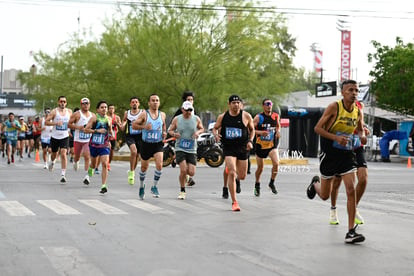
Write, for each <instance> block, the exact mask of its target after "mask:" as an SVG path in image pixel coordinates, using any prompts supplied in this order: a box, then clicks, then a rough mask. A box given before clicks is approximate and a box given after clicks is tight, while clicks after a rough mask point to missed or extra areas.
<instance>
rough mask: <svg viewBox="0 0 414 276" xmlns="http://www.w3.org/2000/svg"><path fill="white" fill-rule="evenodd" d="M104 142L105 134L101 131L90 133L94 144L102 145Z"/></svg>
mask: <svg viewBox="0 0 414 276" xmlns="http://www.w3.org/2000/svg"><path fill="white" fill-rule="evenodd" d="M104 142H105V134H103V133H94V134H93V135H92V143H93V144H95V145H103V144H104Z"/></svg>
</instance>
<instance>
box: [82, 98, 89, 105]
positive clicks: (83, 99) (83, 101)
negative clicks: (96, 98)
mask: <svg viewBox="0 0 414 276" xmlns="http://www.w3.org/2000/svg"><path fill="white" fill-rule="evenodd" d="M80 102H81V104H83V103H89V99H88V98H82V100H81V101H80Z"/></svg>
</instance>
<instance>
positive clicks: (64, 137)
mask: <svg viewBox="0 0 414 276" xmlns="http://www.w3.org/2000/svg"><path fill="white" fill-rule="evenodd" d="M66 105H67V100H66V97H65V96H59V97H58V107H57V108H55V109H53V110H52V111H51V112H50V113H49V115H47V117H46V122H45V125H47V126H53V129H52V136H51V139H50V146H51V148H52V155H51V157H50V164H49V171H53V168H54V165H55V162H56V157H57V154H58V151H60V165H61V177H60V182H61V183H65V182H66V181H67V179H66V166H67V162H68V160H67V153H68V148H69V131H70V129H69V127H68V123H69V119H70V116H72V110H71V109H69V108H66Z"/></svg>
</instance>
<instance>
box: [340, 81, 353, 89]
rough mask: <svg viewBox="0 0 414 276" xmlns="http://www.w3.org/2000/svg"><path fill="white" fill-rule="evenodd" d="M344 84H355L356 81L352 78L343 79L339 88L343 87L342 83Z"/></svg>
mask: <svg viewBox="0 0 414 276" xmlns="http://www.w3.org/2000/svg"><path fill="white" fill-rule="evenodd" d="M346 84H357V82H356V81H354V80H344V81H343V82H341V85H340V87H341V90H342V89H343V88H344V85H346Z"/></svg>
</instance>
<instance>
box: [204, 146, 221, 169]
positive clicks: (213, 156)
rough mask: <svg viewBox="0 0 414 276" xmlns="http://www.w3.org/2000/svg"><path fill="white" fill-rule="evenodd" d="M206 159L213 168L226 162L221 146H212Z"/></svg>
mask: <svg viewBox="0 0 414 276" xmlns="http://www.w3.org/2000/svg"><path fill="white" fill-rule="evenodd" d="M204 160H205V161H206V163H207V165H209V166H210V167H212V168H217V167H220V166H221V165H222V164H223V163H224V155H223V151H222V150H221V149H219V148H212V149H210V150H209V151H208V152H207V153H206V156H205V157H204Z"/></svg>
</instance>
